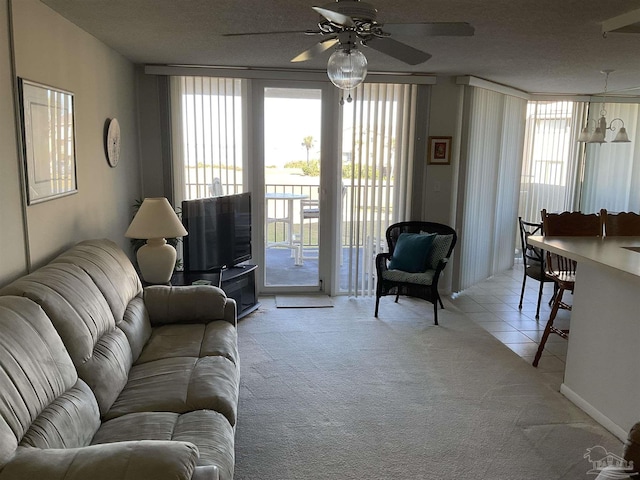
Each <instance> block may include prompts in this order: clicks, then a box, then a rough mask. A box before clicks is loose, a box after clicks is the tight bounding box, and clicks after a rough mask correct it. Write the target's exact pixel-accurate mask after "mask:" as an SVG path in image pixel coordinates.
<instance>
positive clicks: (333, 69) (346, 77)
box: [327, 49, 367, 90]
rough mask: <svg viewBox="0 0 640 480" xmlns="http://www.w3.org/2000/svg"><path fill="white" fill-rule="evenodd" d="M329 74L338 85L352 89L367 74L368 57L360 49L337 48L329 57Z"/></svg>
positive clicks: (343, 88)
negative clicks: (346, 49)
mask: <svg viewBox="0 0 640 480" xmlns="http://www.w3.org/2000/svg"><path fill="white" fill-rule="evenodd" d="M327 75H328V76H329V80H331V83H333V84H334V85H335V86H336V87H338V88H341V89H342V90H351V89H352V88H355V87H357V86H358V85H360V84H361V83H362V82H363V81H364V79H365V77H366V76H367V57H365V56H364V54H363V53H362V52H361V51H360V50H356V49H351V50H349V51H345V50H336V51H335V52H333V53H332V54H331V56H330V57H329V62H328V63H327Z"/></svg>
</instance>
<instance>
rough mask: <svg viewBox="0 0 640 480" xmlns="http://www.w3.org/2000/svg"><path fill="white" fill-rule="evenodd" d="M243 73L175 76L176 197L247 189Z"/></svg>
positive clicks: (180, 199) (187, 198)
mask: <svg viewBox="0 0 640 480" xmlns="http://www.w3.org/2000/svg"><path fill="white" fill-rule="evenodd" d="M244 81H245V80H242V79H230V78H214V77H172V78H171V115H172V140H173V163H174V168H173V171H174V176H175V177H174V183H175V185H174V190H175V203H176V204H180V202H181V201H182V200H190V199H194V198H202V197H209V196H212V195H213V194H214V193H219V192H214V190H216V189H217V188H216V186H215V184H217V183H218V182H219V183H220V184H221V185H222V193H224V194H232V193H240V192H242V191H243V184H244V178H243V149H242V145H243V140H244V132H243V128H242V125H243V116H242V114H243V108H244V105H245V103H246V99H245V98H244V96H243V82H244Z"/></svg>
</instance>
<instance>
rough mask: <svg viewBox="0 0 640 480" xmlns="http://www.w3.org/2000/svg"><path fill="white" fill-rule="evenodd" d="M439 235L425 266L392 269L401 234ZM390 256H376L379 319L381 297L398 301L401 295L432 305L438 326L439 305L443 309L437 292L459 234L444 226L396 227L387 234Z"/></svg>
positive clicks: (415, 223) (406, 224) (405, 224)
mask: <svg viewBox="0 0 640 480" xmlns="http://www.w3.org/2000/svg"><path fill="white" fill-rule="evenodd" d="M403 233H408V234H436V235H435V236H434V237H433V240H432V241H433V243H432V245H431V247H430V249H428V253H427V258H426V260H425V261H424V265H420V266H419V268H415V269H413V270H414V271H412V272H411V271H405V270H400V269H397V268H393V264H392V265H391V266H392V268H389V264H390V261H391V259H392V258H393V253H394V251H395V249H396V245H397V243H398V238H399V237H400V235H401V234H403ZM386 237H387V244H388V246H389V252H388V253H380V254H378V255H377V256H376V271H377V274H378V283H377V286H376V310H375V314H374V315H375V316H376V317H377V316H378V306H379V303H380V297H383V296H385V295H395V296H396V299H395V301H396V302H397V301H398V297H399V296H400V295H405V296H409V297H416V298H421V299H423V300H427V301H428V302H431V303H432V304H433V313H434V323H435V324H436V325H438V303H439V304H440V308H444V305H443V304H442V300H441V299H440V294H439V293H438V280H439V279H440V274H441V273H442V270H443V269H444V268H445V266H446V265H447V262H448V261H449V257H450V256H451V252H452V251H453V247H454V246H455V244H456V241H457V239H458V236H457V234H456V231H455V230H454V229H453V228H451V227H449V226H447V225H443V224H441V223H434V222H421V221H409V222H400V223H396V224H393V225H391V226H389V228H387V231H386Z"/></svg>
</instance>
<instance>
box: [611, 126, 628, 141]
mask: <svg viewBox="0 0 640 480" xmlns="http://www.w3.org/2000/svg"><path fill="white" fill-rule="evenodd" d="M628 142H631V140H629V135H627V129H626V128H624V127H621V128H620V130H618V134H617V135H616V138H615V139H614V140H613V142H612V143H628Z"/></svg>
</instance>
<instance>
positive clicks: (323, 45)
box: [291, 37, 338, 63]
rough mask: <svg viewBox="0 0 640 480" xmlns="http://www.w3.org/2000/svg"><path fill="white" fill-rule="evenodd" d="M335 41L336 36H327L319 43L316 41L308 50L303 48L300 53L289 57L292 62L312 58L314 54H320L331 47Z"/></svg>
mask: <svg viewBox="0 0 640 480" xmlns="http://www.w3.org/2000/svg"><path fill="white" fill-rule="evenodd" d="M336 43H338V38H337V37H331V38H327V39H325V40H322V41H321V42H319V43H316V44H315V45H314V46H313V47H311V48H310V49H309V50H305V51H304V52H302V53H301V54H300V55H298V56H296V57H294V58H292V59H291V62H292V63H297V62H306V61H307V60H310V59H312V58H313V57H315V56H316V55H320V54H321V53H322V52H324V51H325V50H328V49H330V48H331V47H333V46H334V45H335V44H336Z"/></svg>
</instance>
